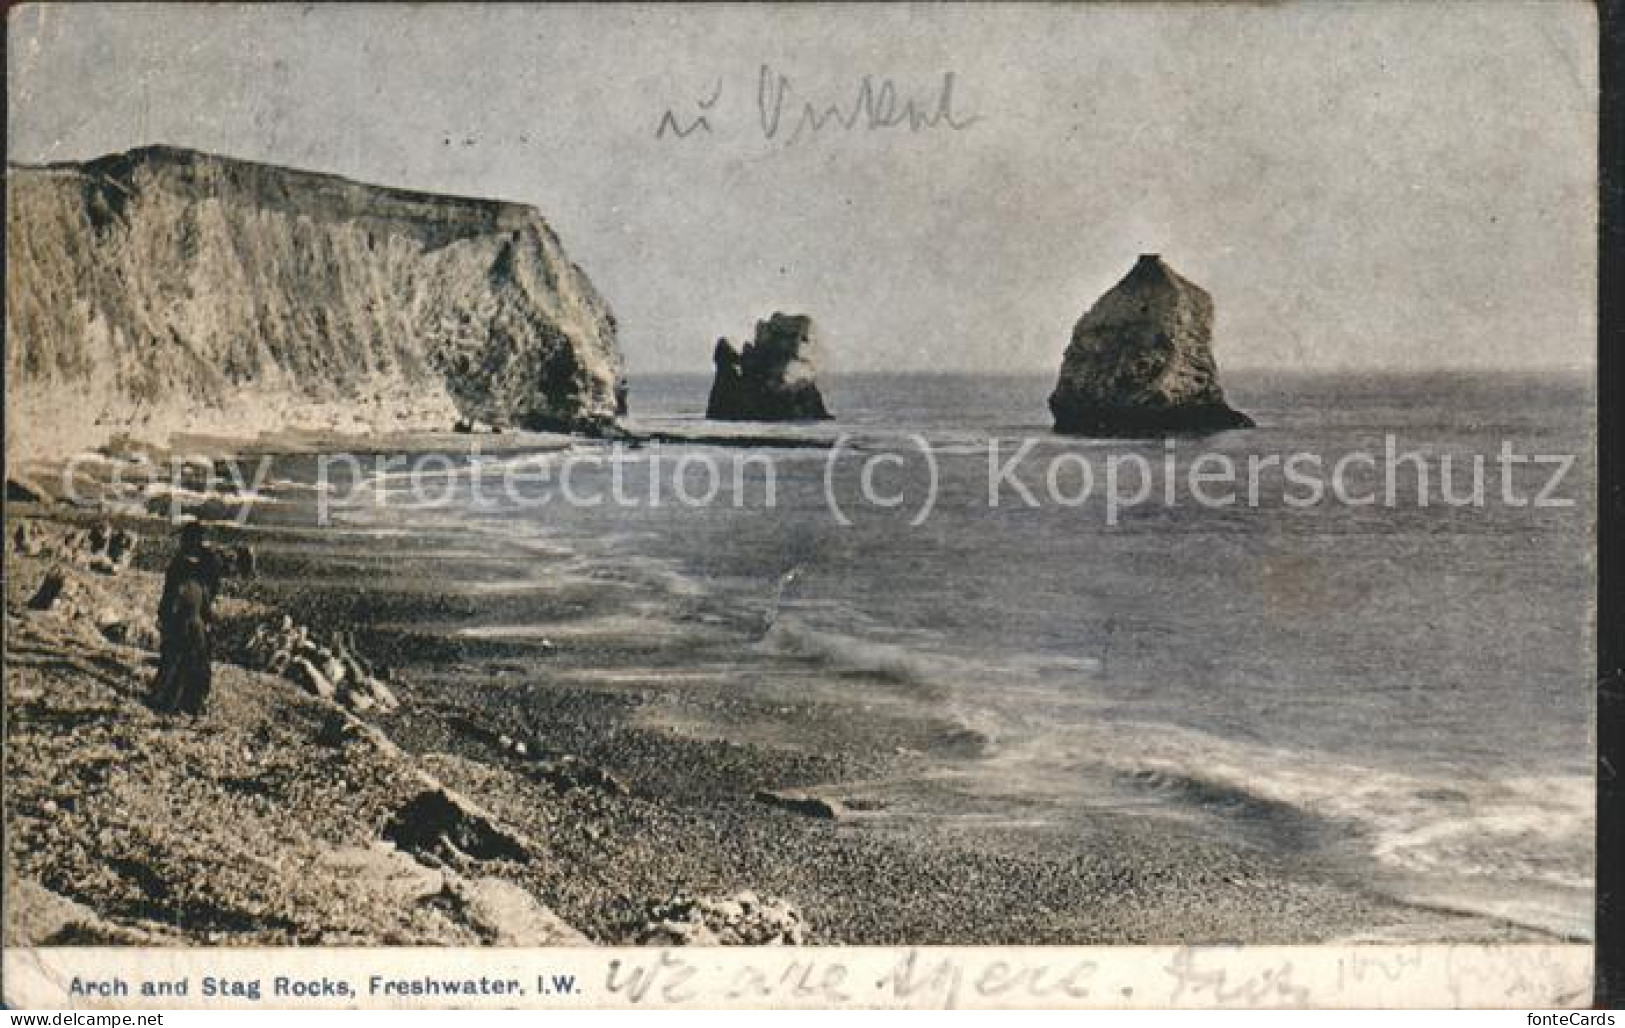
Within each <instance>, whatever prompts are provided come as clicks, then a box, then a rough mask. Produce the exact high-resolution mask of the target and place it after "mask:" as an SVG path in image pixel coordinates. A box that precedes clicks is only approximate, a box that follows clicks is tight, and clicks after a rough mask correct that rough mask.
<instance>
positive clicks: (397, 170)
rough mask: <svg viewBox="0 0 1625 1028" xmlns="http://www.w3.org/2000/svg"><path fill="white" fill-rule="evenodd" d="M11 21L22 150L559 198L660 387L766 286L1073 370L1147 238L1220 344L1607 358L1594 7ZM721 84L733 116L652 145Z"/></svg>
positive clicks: (1515, 360)
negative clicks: (1066, 361)
mask: <svg viewBox="0 0 1625 1028" xmlns="http://www.w3.org/2000/svg"><path fill="white" fill-rule="evenodd" d="M10 32H11V45H10V48H9V62H10V69H9V70H10V77H9V88H10V97H9V101H10V104H9V116H10V125H9V129H10V140H9V145H10V149H11V154H10V157H11V160H13V161H20V162H40V161H57V160H77V159H83V158H89V157H94V156H97V155H100V154H103V153H108V152H112V151H116V150H123V149H127V148H129V147H132V146H137V145H141V144H145V143H152V142H166V143H172V144H177V145H182V146H190V147H195V148H198V149H203V150H210V151H216V152H220V153H225V154H230V155H234V156H239V157H246V158H251V159H256V160H264V161H270V162H276V163H281V164H290V165H295V166H299V167H305V168H313V169H318V170H323V171H332V172H337V173H339V174H343V175H347V176H351V177H354V178H358V179H362V180H365V181H370V182H379V183H386V184H390V185H399V186H408V187H412V188H417V189H426V190H432V191H439V192H451V193H463V194H470V195H478V196H491V197H500V198H504V199H510V200H518V201H522V202H526V203H532V204H535V205H536V206H537V207H539V208H540V209H541V210H542V212H543V213H544V214H545V215H546V216H547V217H548V219H549V220H550V221H551V222H552V223H553V225H554V226H555V228H556V229H557V230H558V232H559V234H560V236H561V237H562V238H563V240H564V244H565V247H566V248H567V250H568V251H569V252H570V254H571V255H572V257H573V258H574V259H575V260H576V261H577V262H578V263H579V264H581V265H582V266H583V267H584V268H585V269H586V271H587V273H588V274H589V275H590V276H591V277H592V279H593V281H594V282H596V283H597V284H598V286H599V288H600V289H601V290H602V291H603V292H604V293H605V295H606V296H607V297H608V298H609V301H610V303H611V305H612V306H613V307H614V309H615V311H616V313H617V315H618V317H619V319H620V322H621V326H622V342H623V344H624V347H625V350H626V354H627V359H628V363H629V366H630V368H631V370H632V371H633V373H638V372H644V373H648V372H655V371H669V370H694V371H706V370H708V369H709V363H710V353H711V343H712V342H713V341H714V340H715V338H716V337H717V336H718V335H723V334H727V335H730V336H736V337H737V336H738V335H740V334H743V333H747V332H748V331H749V329H750V326H751V325H752V324H753V322H754V321H755V320H756V319H757V318H759V317H765V316H766V315H767V314H768V313H770V312H772V311H773V310H787V311H790V310H793V311H803V312H806V313H809V314H812V315H813V316H814V317H815V318H816V319H817V320H818V322H819V323H820V325H821V329H822V333H823V339H824V342H825V344H826V346H827V361H828V363H829V364H831V365H833V366H834V368H833V369H834V370H843V371H860V370H884V369H894V368H895V369H942V370H964V371H983V370H1001V371H1002V370H1007V371H1053V370H1054V369H1055V367H1057V365H1058V361H1059V358H1060V353H1061V350H1062V349H1063V348H1064V346H1065V344H1066V341H1067V338H1068V336H1069V333H1070V331H1071V326H1072V323H1073V322H1074V321H1075V320H1076V319H1077V317H1078V315H1079V314H1080V313H1082V311H1083V310H1084V309H1085V308H1087V307H1088V305H1089V304H1090V303H1091V302H1092V301H1093V300H1094V299H1095V297H1096V296H1098V295H1099V294H1100V293H1101V292H1102V291H1103V290H1105V289H1107V288H1109V287H1110V286H1111V284H1112V283H1113V282H1114V281H1115V280H1116V279H1117V278H1119V277H1120V276H1121V275H1122V274H1123V273H1125V272H1126V271H1127V270H1128V268H1129V267H1130V266H1131V265H1132V264H1133V262H1134V259H1135V257H1136V255H1137V254H1139V253H1141V252H1146V251H1154V252H1160V253H1162V254H1163V255H1164V257H1165V258H1166V259H1167V260H1168V261H1169V262H1170V263H1171V264H1172V265H1173V266H1174V267H1175V268H1176V269H1177V270H1179V271H1180V272H1181V273H1183V274H1184V275H1186V276H1187V277H1188V278H1191V279H1193V280H1195V281H1196V282H1198V283H1200V284H1202V285H1204V286H1205V287H1206V288H1207V289H1208V290H1209V291H1210V292H1211V293H1212V294H1213V296H1214V299H1215V302H1216V304H1217V308H1218V323H1217V328H1216V339H1215V345H1216V349H1217V354H1218V358H1219V361H1220V365H1221V367H1235V368H1240V367H1248V366H1267V367H1286V368H1291V367H1339V366H1360V367H1408V368H1410V367H1429V366H1454V365H1471V366H1524V365H1534V364H1539V365H1570V366H1583V365H1588V364H1589V363H1590V361H1591V358H1592V352H1593V350H1594V332H1595V329H1594V309H1595V284H1594V279H1595V242H1594V240H1595V222H1596V201H1595V181H1596V172H1595V163H1596V162H1595V122H1596V81H1597V67H1596V56H1595V50H1596V26H1595V18H1594V14H1593V11H1592V6H1591V5H1590V4H1589V3H1583V2H1573V3H1567V2H1558V0H1554V2H1544V3H1531V4H1513V3H1495V2H1479V3H1472V4H1406V3H1359V4H1350V5H1347V6H1341V5H1331V4H1323V3H1315V4H1307V3H1306V4H1302V5H1292V4H1288V5H1284V6H1266V5H1234V6H1229V5H1213V6H1209V5H1178V6H1160V5H1153V4H1122V5H1115V4H1114V5H1087V6H1085V5H1069V6H1060V5H1057V6H1031V7H1024V6H1001V7H996V8H992V7H990V8H983V7H977V6H950V7H941V6H896V7H886V8H881V7H843V8H830V7H822V6H801V7H794V8H778V7H769V8H763V7H740V6H731V5H715V6H706V7H700V8H689V7H676V6H665V7H659V8H636V7H620V8H613V7H608V6H606V5H598V6H580V7H506V6H503V7H497V6H492V7H483V6H467V7H439V6H436V7H380V6H371V5H357V6H353V7H348V6H321V7H314V8H307V7H296V6H291V5H290V6H276V7H264V8H256V7H236V6H225V7H202V6H178V7H172V8H166V7H154V6H150V5H140V6H139V7H136V6H131V7H119V6H106V7H103V6H95V5H63V6H60V7H59V6H51V5H44V6H33V7H29V8H24V9H20V10H14V11H13V12H12V13H11V17H10ZM764 65H766V66H768V67H769V68H770V69H771V74H770V79H769V81H770V82H772V83H774V84H775V85H778V84H781V83H782V84H783V86H784V89H783V96H784V103H783V118H782V121H781V122H780V125H779V129H778V132H777V133H776V134H775V135H774V136H773V137H772V138H769V137H768V135H767V133H766V131H765V130H764V127H763V119H762V117H761V112H760V109H759V108H760V107H761V101H760V100H759V89H758V86H759V77H760V76H761V74H762V68H763V66H764ZM950 73H951V74H952V76H953V78H952V87H951V89H952V104H951V114H952V118H953V119H954V121H955V122H956V123H958V124H961V125H963V127H962V128H959V129H952V128H949V127H947V126H946V124H939V125H938V126H937V127H936V128H928V127H922V128H921V129H920V130H919V131H917V132H910V131H908V130H907V129H905V128H900V127H894V128H875V129H870V128H867V127H865V126H864V125H863V124H860V125H858V126H857V127H855V128H853V129H852V130H850V131H848V130H845V129H841V128H840V127H839V126H837V125H834V124H831V125H828V126H826V127H825V128H824V129H823V130H822V131H819V132H816V133H809V132H802V133H801V135H800V136H799V138H795V139H793V140H792V139H791V138H790V137H791V136H792V135H793V134H794V128H795V125H796V123H797V121H798V119H799V116H800V112H801V109H802V104H803V103H804V102H805V101H809V100H810V101H813V102H816V103H817V104H819V105H820V106H828V105H831V104H840V105H842V106H843V107H844V108H846V109H848V110H850V109H851V108H852V107H853V105H854V101H855V97H856V96H857V94H858V90H859V87H860V84H861V82H862V81H863V78H864V76H871V81H872V84H873V86H874V87H875V88H876V89H877V90H878V89H879V87H880V86H881V85H882V80H884V79H890V80H891V81H892V83H893V84H894V86H895V89H896V92H897V96H898V98H899V101H902V100H904V99H906V98H910V97H914V98H918V99H919V101H920V104H921V107H922V109H923V110H925V111H927V112H932V111H936V110H937V107H938V103H939V100H940V99H941V96H942V93H943V90H944V88H945V82H946V79H945V76H947V75H949V74H950ZM780 76H783V78H782V79H781V78H780ZM775 92H776V91H775ZM713 94H715V96H716V99H715V101H714V103H712V105H711V107H710V109H709V112H708V122H709V125H710V130H709V131H707V130H706V129H703V128H702V129H697V130H695V131H694V132H692V133H691V134H689V135H688V136H687V137H685V138H677V137H676V135H675V134H673V133H670V132H667V133H666V134H665V135H664V136H663V137H657V129H658V128H659V125H660V122H661V117H662V115H663V114H664V112H665V111H666V110H667V109H668V108H669V109H671V110H672V111H673V113H674V115H675V116H676V118H677V120H678V121H680V122H681V123H683V124H684V126H685V127H686V126H687V125H688V124H689V123H690V122H691V121H692V120H693V118H695V117H697V116H698V115H699V114H702V113H707V112H706V111H704V110H702V109H701V108H700V107H699V102H700V101H703V100H709V99H710V98H711V96H712V95H713ZM767 106H768V108H769V109H771V108H772V106H773V104H772V103H771V97H770V99H769V102H768V104H767Z"/></svg>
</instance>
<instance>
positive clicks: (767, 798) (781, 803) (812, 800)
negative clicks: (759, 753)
mask: <svg viewBox="0 0 1625 1028" xmlns="http://www.w3.org/2000/svg"><path fill="white" fill-rule="evenodd" d="M756 802H758V803H765V804H767V805H768V806H770V807H778V808H779V809H780V810H788V811H790V812H791V813H793V814H804V815H806V816H807V817H817V818H823V819H825V820H827V821H838V820H840V819H841V818H842V817H845V816H846V807H845V806H844V805H843V804H842V803H841V801H840V800H832V799H825V798H824V797H822V796H814V795H813V794H812V793H808V792H789V791H777V790H770V789H763V790H762V791H760V792H758V793H757V794H756Z"/></svg>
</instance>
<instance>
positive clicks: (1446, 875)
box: [306, 372, 1595, 939]
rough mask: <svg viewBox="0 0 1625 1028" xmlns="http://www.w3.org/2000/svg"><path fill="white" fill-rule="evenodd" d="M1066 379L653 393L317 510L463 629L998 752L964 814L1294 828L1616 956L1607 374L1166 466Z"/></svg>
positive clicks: (1363, 406) (1054, 824)
mask: <svg viewBox="0 0 1625 1028" xmlns="http://www.w3.org/2000/svg"><path fill="white" fill-rule="evenodd" d="M1051 384H1052V379H1050V378H1048V377H1041V376H1028V375H1010V376H985V375H984V376H969V375H953V374H906V375H905V374H895V375H854V376H845V377H830V378H828V379H826V380H825V381H824V382H823V389H824V393H825V397H826V400H827V402H828V405H829V407H830V409H831V410H832V411H833V412H835V417H834V418H833V419H832V420H830V421H827V422H815V423H807V424H797V425H752V424H724V423H716V422H708V421H706V420H705V418H704V408H705V401H706V392H707V387H708V382H707V379H706V378H705V377H700V376H670V377H664V378H659V377H656V378H649V377H642V378H638V379H635V380H634V382H633V392H632V407H633V415H632V417H631V419H630V421H629V424H630V426H631V427H632V428H633V429H634V430H635V431H637V432H639V433H641V434H643V435H645V436H646V437H648V439H647V440H646V441H644V442H642V443H640V444H635V445H632V444H627V443H615V442H608V441H590V440H583V441H581V442H578V443H575V444H572V445H571V446H569V447H568V448H567V449H562V450H561V449H558V448H556V447H549V448H539V449H537V450H535V451H534V452H531V451H527V450H526V449H525V448H524V447H523V446H522V445H520V446H517V447H516V445H515V443H514V440H512V439H508V440H507V442H506V445H505V446H504V447H503V448H502V449H501V450H500V452H493V453H491V454H488V455H482V456H479V457H477V458H476V457H471V456H470V455H469V454H468V453H467V452H466V450H458V451H455V452H448V453H446V454H438V455H435V456H434V459H432V460H429V461H427V466H424V462H422V461H420V462H419V463H418V464H417V465H413V466H411V467H409V466H408V465H407V464H406V463H405V462H398V463H392V464H390V465H389V466H387V467H375V466H373V465H364V466H363V467H362V468H361V469H360V470H358V471H355V473H354V474H352V475H350V476H349V477H348V478H342V479H341V478H335V479H333V480H331V481H327V482H325V483H323V484H322V485H323V488H324V490H325V492H324V493H323V496H324V497H325V499H324V503H325V504H326V505H327V507H328V512H327V513H328V517H329V519H330V520H331V522H332V523H333V524H334V525H335V526H336V527H337V528H338V529H340V530H348V531H351V532H356V533H362V534H371V535H374V536H392V537H395V538H401V539H411V540H413V545H410V546H402V547H401V548H400V549H399V551H398V552H397V553H396V554H395V555H394V556H392V558H391V561H392V564H393V565H394V567H393V570H392V574H395V575H398V576H400V577H401V578H402V579H403V580H405V579H408V578H410V579H412V580H416V581H425V580H427V581H430V582H433V583H434V584H435V587H436V588H441V589H445V590H448V591H453V592H458V593H460V594H462V595H465V596H473V597H475V598H476V600H477V602H475V603H473V604H472V606H469V607H465V608H462V612H461V613H459V614H457V615H456V616H455V617H450V616H448V620H447V623H446V624H445V625H444V626H442V627H443V628H444V630H446V631H448V632H452V633H458V634H463V635H467V636H470V637H480V638H497V639H508V640H534V641H536V643H537V644H538V645H544V644H545V645H547V646H549V647H554V646H560V647H563V648H565V649H568V648H569V645H570V640H572V639H580V638H584V637H587V636H590V635H591V634H592V633H593V632H594V631H597V632H599V633H600V634H601V635H603V636H605V637H608V636H614V637H616V638H620V639H623V640H642V645H643V647H644V648H645V649H646V650H648V651H651V652H654V651H662V650H663V651H666V654H665V656H664V657H662V658H660V659H659V660H658V663H659V664H660V666H661V667H662V668H663V669H664V670H663V671H661V673H660V674H658V675H652V676H651V677H652V680H653V681H654V682H655V683H656V684H655V688H659V687H660V686H659V681H660V678H661V676H662V675H667V676H671V681H672V682H673V683H675V682H676V681H677V679H678V678H679V677H680V675H679V674H678V673H677V672H675V671H673V670H672V669H673V668H674V667H675V668H688V669H691V671H692V673H694V674H703V675H706V676H711V677H713V678H721V679H724V680H726V681H728V682H729V683H730V687H732V688H737V689H740V690H750V689H761V688H765V687H766V685H764V683H766V682H767V681H768V680H769V678H770V677H771V676H779V678H780V679H781V680H784V681H787V680H789V679H787V678H785V676H791V675H793V680H794V683H795V688H796V689H800V690H808V691H818V690H827V691H828V692H829V694H830V695H841V694H843V693H848V692H854V691H858V690H873V691H875V692H876V694H877V695H879V694H880V693H882V692H883V693H884V695H885V696H886V697H887V701H888V702H889V703H891V704H893V705H894V707H893V709H894V710H895V709H897V707H896V705H899V704H900V705H901V709H903V710H904V711H905V712H906V711H907V710H908V709H910V707H909V705H910V704H913V705H916V708H917V709H918V711H919V713H920V715H921V716H922V717H924V716H930V717H935V718H943V717H949V718H952V719H955V720H956V721H957V722H958V723H961V724H963V725H964V726H966V728H967V730H969V731H972V732H974V733H976V737H977V738H979V739H982V740H984V741H985V745H983V746H982V747H981V748H980V749H979V750H978V751H977V752H976V754H975V756H974V758H973V759H962V760H958V761H956V762H954V763H953V764H952V765H951V766H944V767H943V768H941V769H940V770H939V771H938V772H937V773H936V775H935V780H934V782H933V783H932V787H933V788H934V789H937V790H942V789H951V790H953V791H954V793H955V795H956V797H957V799H958V802H956V803H955V804H953V805H951V810H952V811H953V812H954V813H943V814H942V815H941V816H943V817H952V816H966V814H965V812H966V811H975V812H976V814H977V816H979V817H982V818H984V819H992V822H993V823H998V819H999V818H1001V817H1003V818H1005V819H1007V821H1008V824H1009V825H1010V826H1011V830H1023V829H1024V828H1031V829H1033V830H1049V831H1055V830H1065V828H1066V826H1068V825H1076V824H1080V823H1084V822H1086V820H1087V819H1088V818H1090V817H1091V816H1098V814H1099V813H1101V812H1102V811H1110V812H1113V813H1115V814H1126V815H1131V816H1143V817H1148V818H1167V819H1172V820H1178V821H1180V822H1182V823H1184V824H1185V825H1187V826H1195V827H1196V828H1197V830H1201V831H1211V832H1214V833H1219V834H1227V833H1233V834H1234V835H1235V837H1236V838H1238V839H1250V840H1253V843H1254V844H1257V840H1258V839H1260V838H1266V839H1267V838H1271V837H1272V836H1271V835H1270V834H1269V833H1264V834H1263V835H1260V834H1259V833H1258V832H1257V831H1255V829H1257V828H1258V827H1259V825H1258V824H1256V823H1254V822H1257V821H1260V820H1270V821H1276V822H1278V821H1279V820H1281V819H1282V818H1287V819H1292V818H1301V819H1302V820H1303V822H1304V823H1305V824H1315V825H1322V826H1333V827H1335V828H1336V829H1337V830H1336V831H1332V832H1328V833H1322V834H1321V835H1319V836H1317V838H1322V839H1325V840H1329V841H1326V842H1325V843H1324V844H1323V845H1321V846H1319V847H1318V848H1317V849H1316V850H1315V851H1314V852H1313V853H1311V854H1310V855H1309V857H1308V858H1307V859H1311V860H1313V861H1315V862H1318V863H1319V864H1321V865H1322V866H1323V867H1324V870H1325V872H1326V873H1327V874H1328V875H1329V876H1333V877H1336V878H1338V879H1340V880H1344V881H1349V882H1353V883H1356V884H1358V885H1359V886H1360V887H1363V888H1368V889H1370V890H1372V891H1374V892H1378V893H1382V894H1385V895H1388V896H1391V897H1393V898H1396V899H1399V900H1401V901H1404V902H1408V903H1414V904H1418V905H1422V906H1427V907H1430V908H1437V909H1449V910H1459V911H1463V912H1473V913H1480V914H1488V915H1492V916H1495V917H1499V918H1505V919H1507V920H1509V921H1512V922H1515V923H1518V924H1522V925H1526V926H1530V927H1535V928H1539V929H1543V930H1547V931H1551V932H1555V933H1558V934H1560V935H1562V936H1565V937H1569V938H1575V939H1586V938H1590V937H1591V934H1592V916H1593V914H1592V911H1593V885H1594V877H1593V859H1594V839H1593V836H1594V830H1595V820H1594V797H1595V788H1594V779H1593V768H1594V766H1595V727H1594V725H1595V720H1594V696H1595V694H1594V681H1595V677H1594V675H1595V668H1594V664H1595V661H1594V636H1593V633H1594V622H1593V614H1594V603H1593V596H1594V581H1593V571H1594V568H1593V553H1594V550H1595V538H1594V533H1595V521H1594V516H1593V512H1594V508H1595V460H1594V453H1593V451H1594V439H1595V437H1594V430H1593V426H1594V424H1595V393H1594V385H1593V383H1592V381H1591V379H1590V378H1589V377H1588V376H1586V375H1584V374H1579V373H1569V372H1550V373H1544V372H1543V373H1510V372H1509V373H1500V372H1429V373H1426V374H1399V373H1394V374H1350V373H1315V374H1310V373H1286V372H1271V373H1258V372H1254V373H1233V374H1231V375H1230V376H1228V377H1227V390H1228V393H1229V398H1230V400H1231V402H1232V404H1233V405H1234V406H1236V407H1237V408H1238V409H1241V410H1244V411H1246V412H1248V413H1249V414H1251V415H1252V416H1253V417H1254V418H1255V419H1256V421H1257V422H1258V427H1257V428H1255V429H1251V430H1243V431H1229V432H1223V433H1220V434H1217V435H1212V436H1208V437H1205V438H1178V439H1173V440H1163V439H1146V440H1100V439H1080V438H1068V437H1062V436H1057V435H1055V434H1054V433H1052V432H1051V425H1050V419H1049V416H1048V412H1047V410H1046V407H1045V398H1046V396H1047V394H1048V391H1049V388H1050V386H1051ZM474 438H475V442H476V444H477V441H478V438H479V437H474ZM491 438H493V439H494V438H495V437H491ZM418 456H419V457H422V456H423V455H418ZM1272 458H1273V459H1272ZM372 459H373V458H372V457H370V456H369V457H368V458H367V460H369V461H371V460H372ZM476 469H477V470H476ZM1227 469H1228V470H1227ZM307 473H308V469H307ZM1475 475H1477V476H1479V478H1480V479H1481V484H1477V485H1475ZM306 484H307V485H308V484H311V483H309V482H307V483H306ZM1086 485H1087V488H1086ZM1317 486H1318V488H1317ZM1227 499H1228V501H1229V502H1225V501H1226V500H1227ZM561 575H570V576H575V578H576V579H577V580H579V581H580V582H585V583H595V586H594V588H595V598H594V600H593V602H592V604H591V605H590V608H583V610H582V611H581V613H580V616H579V617H576V618H574V619H573V620H571V621H570V622H569V623H564V622H562V621H561V620H560V619H559V617H558V616H557V603H556V598H555V599H554V600H549V601H548V603H547V604H545V605H544V604H542V603H541V601H540V600H538V601H537V603H536V606H535V608H534V609H532V608H531V607H529V606H527V602H528V601H527V596H528V595H531V593H532V590H534V591H535V595H536V596H538V597H539V596H541V595H542V593H543V592H544V591H545V590H547V589H548V588H550V586H551V585H556V584H557V580H558V578H559V576H561ZM544 606H545V611H546V612H545V613H544ZM634 649H636V647H634ZM617 652H619V653H621V654H622V655H621V656H618V657H617V658H616V661H617V662H618V663H619V664H621V665H624V664H625V662H626V659H627V658H626V657H625V655H624V654H625V652H626V649H625V647H622V648H621V649H620V650H619V651H617ZM674 654H675V655H677V656H673V655H674ZM554 659H556V658H554ZM583 659H586V660H590V657H588V658H583ZM634 670H635V669H634ZM620 671H621V672H622V673H628V674H630V673H632V672H631V671H628V669H627V668H625V667H624V666H622V667H620ZM672 687H676V686H675V685H673V686H672ZM786 710H787V711H791V712H790V713H787V714H786V715H785V717H786V719H787V721H788V722H792V723H787V724H786V725H784V726H782V727H783V729H784V732H783V737H784V738H789V739H793V738H794V724H793V718H794V716H795V715H794V713H793V708H789V707H787V708H786ZM703 727H704V728H705V730H707V731H709V732H711V733H712V734H715V735H718V736H721V737H726V736H727V735H728V733H729V731H730V726H729V725H726V724H719V725H711V726H703ZM904 784H905V785H906V783H904ZM907 794H908V790H907V789H906V788H900V789H899V791H898V796H899V797H906V795H907ZM899 802H904V803H905V804H906V800H900V801H899ZM926 813H929V811H927V812H926Z"/></svg>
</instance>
